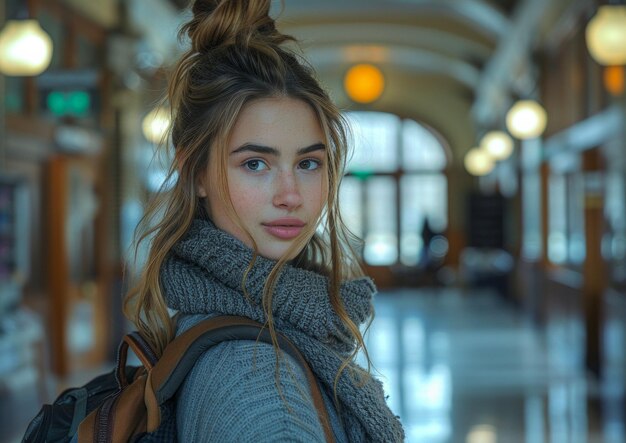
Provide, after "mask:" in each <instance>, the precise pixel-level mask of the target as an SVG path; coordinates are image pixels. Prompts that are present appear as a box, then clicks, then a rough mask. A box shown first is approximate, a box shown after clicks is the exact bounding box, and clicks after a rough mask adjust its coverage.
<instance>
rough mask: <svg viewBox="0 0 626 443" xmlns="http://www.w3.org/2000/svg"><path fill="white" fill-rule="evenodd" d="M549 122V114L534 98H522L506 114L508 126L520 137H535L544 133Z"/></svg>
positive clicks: (514, 134)
mask: <svg viewBox="0 0 626 443" xmlns="http://www.w3.org/2000/svg"><path fill="white" fill-rule="evenodd" d="M547 124H548V115H547V114H546V110H545V109H543V106H541V105H540V104H539V103H537V102H536V101H534V100H520V101H518V102H517V103H515V104H514V105H513V107H512V108H511V109H509V112H507V114H506V127H507V129H508V130H509V132H510V133H511V134H512V135H513V136H515V137H517V138H519V139H522V140H524V139H527V138H535V137H539V136H540V135H541V134H543V131H545V129H546V125H547Z"/></svg>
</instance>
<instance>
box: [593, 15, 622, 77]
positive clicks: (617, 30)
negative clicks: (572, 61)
mask: <svg viewBox="0 0 626 443" xmlns="http://www.w3.org/2000/svg"><path fill="white" fill-rule="evenodd" d="M585 38H586V40H587V48H589V53H590V54H591V56H592V57H593V58H594V59H595V60H596V61H597V62H598V63H600V64H601V65H607V66H616V65H624V64H626V5H604V6H600V7H599V8H598V12H597V14H596V15H594V16H593V18H592V19H591V20H590V21H589V23H588V24H587V29H586V30H585Z"/></svg>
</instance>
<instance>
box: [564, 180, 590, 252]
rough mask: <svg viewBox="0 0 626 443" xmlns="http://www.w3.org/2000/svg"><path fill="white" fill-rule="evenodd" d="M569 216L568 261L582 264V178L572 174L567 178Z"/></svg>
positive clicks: (583, 218)
mask: <svg viewBox="0 0 626 443" xmlns="http://www.w3.org/2000/svg"><path fill="white" fill-rule="evenodd" d="M568 181H569V184H570V186H569V189H570V195H569V216H568V220H569V223H570V236H569V237H570V238H569V251H568V252H569V259H570V261H571V262H572V263H575V264H582V263H583V262H584V261H585V254H586V246H585V207H584V206H585V201H584V199H585V188H584V176H583V175H582V174H580V173H579V174H572V175H571V176H570V178H569V180H568Z"/></svg>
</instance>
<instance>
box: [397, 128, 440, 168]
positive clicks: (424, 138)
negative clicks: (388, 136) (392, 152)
mask: <svg viewBox="0 0 626 443" xmlns="http://www.w3.org/2000/svg"><path fill="white" fill-rule="evenodd" d="M402 140H403V148H402V155H403V157H402V166H403V167H404V169H405V170H407V171H423V170H428V171H441V170H443V169H444V168H445V167H446V163H447V160H446V154H445V151H444V148H443V146H442V145H441V143H440V142H439V140H437V138H436V137H435V136H434V135H433V133H432V132H430V131H429V130H428V129H426V128H424V127H423V126H422V125H420V124H419V123H417V122H416V121H413V120H405V121H404V122H403V125H402Z"/></svg>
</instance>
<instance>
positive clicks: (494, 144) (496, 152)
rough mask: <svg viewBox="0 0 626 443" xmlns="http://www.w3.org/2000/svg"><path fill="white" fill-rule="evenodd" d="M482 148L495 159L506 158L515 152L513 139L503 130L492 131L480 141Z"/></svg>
mask: <svg viewBox="0 0 626 443" xmlns="http://www.w3.org/2000/svg"><path fill="white" fill-rule="evenodd" d="M480 148H481V149H483V150H485V151H486V152H487V153H488V154H489V155H490V156H491V157H493V159H494V160H505V159H507V158H509V156H510V155H511V154H512V153H513V139H512V138H511V137H510V136H509V134H507V133H506V132H503V131H490V132H488V133H486V134H485V136H484V137H483V138H482V140H481V141H480Z"/></svg>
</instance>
